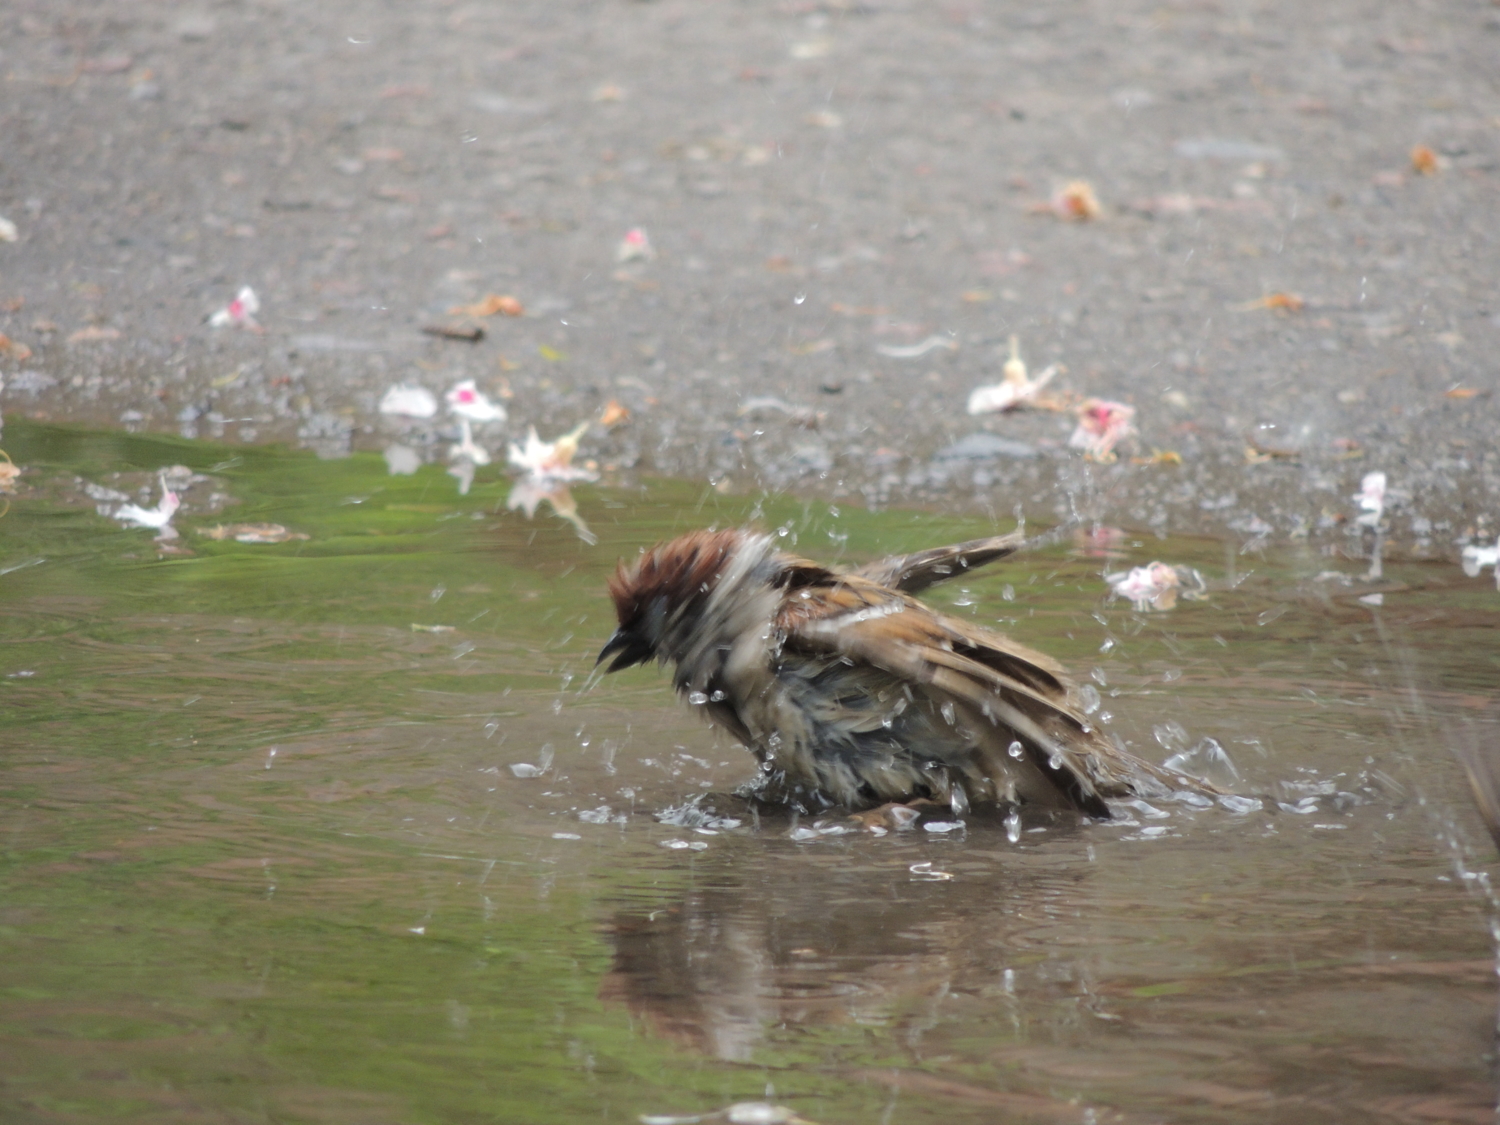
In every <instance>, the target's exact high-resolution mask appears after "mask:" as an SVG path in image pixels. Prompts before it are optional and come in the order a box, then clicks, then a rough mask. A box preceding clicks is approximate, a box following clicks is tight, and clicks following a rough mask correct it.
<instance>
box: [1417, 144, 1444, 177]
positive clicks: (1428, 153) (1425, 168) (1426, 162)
mask: <svg viewBox="0 0 1500 1125" xmlns="http://www.w3.org/2000/svg"><path fill="white" fill-rule="evenodd" d="M1411 167H1412V171H1414V172H1416V173H1417V175H1419V176H1436V175H1437V174H1438V170H1439V169H1440V168H1441V167H1442V163H1441V161H1440V159H1439V157H1438V154H1437V153H1435V152H1433V151H1432V149H1430V148H1428V147H1427V146H1426V145H1417V147H1416V148H1414V149H1412V150H1411Z"/></svg>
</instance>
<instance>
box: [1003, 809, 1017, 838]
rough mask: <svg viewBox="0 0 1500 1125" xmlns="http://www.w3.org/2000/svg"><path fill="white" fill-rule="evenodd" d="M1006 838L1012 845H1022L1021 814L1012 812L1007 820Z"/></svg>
mask: <svg viewBox="0 0 1500 1125" xmlns="http://www.w3.org/2000/svg"><path fill="white" fill-rule="evenodd" d="M1005 838H1006V839H1007V840H1009V841H1010V842H1011V843H1012V844H1016V843H1020V840H1021V814H1020V813H1017V812H1012V813H1011V814H1010V815H1009V816H1008V817H1006V818H1005Z"/></svg>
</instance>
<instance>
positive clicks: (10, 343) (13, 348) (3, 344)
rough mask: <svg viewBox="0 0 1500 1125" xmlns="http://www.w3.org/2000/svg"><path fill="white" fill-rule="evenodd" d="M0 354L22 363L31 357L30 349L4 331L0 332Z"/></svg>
mask: <svg viewBox="0 0 1500 1125" xmlns="http://www.w3.org/2000/svg"><path fill="white" fill-rule="evenodd" d="M0 355H7V356H9V357H10V358H11V359H13V360H15V361H16V362H17V363H24V362H26V361H27V360H28V359H30V358H31V349H30V348H28V347H27V346H26V345H25V344H23V343H21V342H20V341H19V340H12V339H11V338H10V337H9V336H7V335H6V334H5V333H4V332H0Z"/></svg>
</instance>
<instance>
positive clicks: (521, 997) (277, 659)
mask: <svg viewBox="0 0 1500 1125" xmlns="http://www.w3.org/2000/svg"><path fill="white" fill-rule="evenodd" d="M6 448H7V450H8V451H9V452H10V454H11V455H12V456H13V457H14V458H15V460H16V461H17V463H19V464H23V465H26V466H28V470H29V471H28V473H27V474H26V476H24V477H23V478H22V481H23V489H22V492H21V494H20V495H18V496H16V497H13V498H12V503H11V507H10V510H9V512H8V514H7V515H5V516H4V518H3V519H0V639H3V642H4V643H3V647H0V665H3V667H0V740H3V747H4V752H3V755H0V847H3V860H0V863H3V866H0V1043H3V1046H0V1079H3V1082H0V1117H3V1118H4V1119H5V1120H7V1121H36V1122H42V1121H46V1122H84V1121H89V1122H93V1121H101V1120H120V1121H142V1122H145V1121H150V1122H188V1121H192V1122H198V1121H234V1122H250V1121H299V1122H302V1121H307V1122H325V1121H326V1122H362V1123H363V1122H414V1121H435V1122H448V1121H452V1122H470V1121H505V1122H522V1121H525V1122H530V1121H537V1122H553V1121H556V1122H571V1121H622V1122H624V1121H634V1120H636V1119H637V1118H638V1116H639V1115H642V1114H646V1115H651V1114H657V1115H672V1114H678V1115H687V1114H694V1113H703V1112H709V1111H713V1110H716V1109H720V1108H722V1107H724V1106H726V1105H728V1104H729V1103H731V1102H736V1101H742V1100H758V1101H770V1102H773V1103H777V1104H781V1105H786V1106H790V1107H792V1108H793V1109H794V1110H795V1111H796V1112H797V1113H799V1114H800V1115H801V1116H802V1117H803V1118H805V1119H807V1120H811V1121H817V1122H821V1123H823V1125H829V1123H833V1122H869V1121H880V1122H939V1121H942V1122H949V1121H973V1122H989V1121H996V1120H1036V1121H1067V1122H1086V1121H1094V1122H1109V1121H1128V1122H1135V1121H1140V1122H1146V1121H1223V1122H1240V1121H1243V1122H1252V1121H1253V1122H1262V1121H1268V1120H1275V1121H1361V1122H1363V1121H1371V1120H1392V1121H1412V1122H1430V1121H1474V1122H1479V1121H1485V1122H1488V1121H1490V1120H1491V1119H1492V1117H1493V1105H1494V1086H1495V1083H1494V1073H1493V1058H1492V1052H1493V1047H1494V1035H1493V1028H1494V1015H1495V985H1494V944H1493V941H1492V938H1491V936H1490V929H1491V926H1492V923H1493V922H1494V919H1495V917H1496V909H1495V906H1494V904H1493V902H1492V901H1491V899H1490V898H1489V896H1488V890H1487V888H1488V884H1487V880H1486V879H1485V877H1484V872H1485V871H1486V870H1487V869H1492V868H1493V860H1494V856H1493V853H1492V851H1491V849H1490V845H1489V843H1488V841H1487V838H1486V837H1485V835H1484V833H1483V830H1482V829H1481V828H1480V826H1479V824H1478V820H1477V817H1476V816H1475V815H1474V813H1473V811H1472V808H1471V805H1470V802H1469V798H1468V796H1467V793H1466V791H1465V789H1464V788H1463V782H1462V779H1461V777H1460V774H1459V771H1458V769H1457V767H1456V766H1455V764H1454V762H1453V760H1452V757H1451V755H1450V753H1449V746H1450V745H1451V744H1452V743H1453V742H1454V741H1455V740H1458V739H1472V740H1478V741H1480V742H1481V743H1482V742H1484V741H1486V740H1488V741H1489V742H1493V741H1494V740H1495V738H1496V735H1497V731H1496V706H1495V685H1496V680H1497V674H1496V673H1497V667H1496V665H1497V657H1496V650H1495V647H1494V643H1493V637H1494V636H1495V632H1494V630H1495V629H1496V627H1497V625H1500V598H1497V596H1496V594H1495V591H1494V588H1493V586H1492V585H1490V584H1488V583H1487V582H1480V581H1470V580H1468V579H1465V578H1464V577H1463V576H1462V574H1461V573H1460V572H1459V571H1458V569H1457V567H1454V566H1447V565H1436V564H1427V565H1402V564H1400V563H1393V564H1389V565H1387V567H1386V570H1385V576H1384V578H1383V579H1382V580H1381V581H1379V582H1361V581H1358V580H1357V576H1358V575H1360V574H1362V573H1363V569H1364V568H1363V564H1361V563H1358V562H1355V561H1348V560H1340V559H1337V558H1330V557H1328V556H1326V555H1323V554H1320V553H1318V552H1315V551H1311V550H1309V551H1306V552H1303V553H1283V554H1279V555H1278V554H1275V553H1264V552H1254V551H1251V552H1248V553H1247V552H1244V551H1242V550H1240V549H1239V547H1238V545H1235V546H1230V547H1226V546H1224V545H1222V544H1217V543H1210V542H1196V541H1158V540H1154V539H1148V540H1146V541H1138V540H1132V539H1129V538H1125V539H1123V540H1121V541H1119V542H1117V543H1113V544H1110V547H1111V549H1112V550H1113V551H1114V552H1115V554H1114V555H1113V556H1112V557H1111V558H1108V559H1106V558H1104V557H1101V556H1100V555H1099V553H1098V545H1097V543H1096V544H1094V545H1092V546H1091V545H1089V544H1084V545H1083V546H1080V545H1078V544H1075V543H1072V542H1065V543H1062V544H1059V545H1058V546H1056V547H1054V548H1051V549H1048V550H1046V551H1044V552H1041V553H1040V554H1037V555H1035V556H1032V557H1030V558H1028V559H1026V560H1024V561H1022V562H1019V563H1015V564H1014V565H1004V564H1002V565H1000V566H998V567H996V568H995V571H994V573H993V574H991V575H988V576H985V577H983V578H974V579H972V580H970V581H969V582H968V583H967V584H966V585H964V586H953V587H949V588H945V589H940V590H938V591H936V592H935V594H934V596H933V600H934V601H935V602H937V603H938V604H941V605H943V606H945V607H946V608H948V609H949V610H950V611H952V612H955V613H960V614H969V615H973V616H974V617H975V618H977V619H978V620H981V621H985V622H989V623H999V624H1000V625H1001V626H1002V627H1004V628H1005V629H1007V630H1008V631H1010V632H1011V633H1013V634H1014V635H1016V636H1017V637H1018V638H1020V639H1022V640H1024V641H1026V642H1028V643H1031V644H1034V645H1036V646H1038V647H1041V648H1043V649H1046V650H1048V651H1051V652H1054V653H1056V654H1057V655H1059V656H1061V657H1063V658H1064V659H1065V660H1067V661H1068V663H1069V664H1070V665H1071V666H1072V667H1073V668H1074V669H1075V670H1076V671H1077V672H1079V673H1080V674H1081V675H1092V676H1093V681H1092V682H1094V683H1095V686H1096V688H1097V690H1098V692H1099V695H1100V710H1101V712H1108V714H1109V716H1110V717H1109V720H1108V721H1109V723H1110V725H1111V727H1112V728H1113V729H1114V730H1116V731H1118V732H1119V733H1120V735H1121V736H1122V737H1123V738H1125V739H1126V740H1127V741H1128V742H1130V743H1131V744H1132V745H1133V746H1135V747H1136V749H1137V750H1139V751H1140V752H1143V753H1147V754H1149V755H1151V756H1153V757H1155V758H1156V759H1157V760H1161V759H1162V758H1164V757H1166V756H1167V755H1168V754H1169V753H1174V752H1182V751H1187V752H1190V753H1191V752H1192V751H1193V750H1194V749H1195V748H1196V749H1197V753H1198V760H1199V761H1200V762H1202V763H1204V764H1209V765H1213V766H1214V768H1216V769H1218V770H1219V771H1220V772H1221V773H1223V772H1224V771H1226V770H1227V769H1228V767H1227V766H1226V765H1225V764H1224V761H1223V760H1222V759H1221V760H1219V761H1217V763H1213V762H1210V761H1209V760H1210V759H1213V758H1218V755H1216V754H1214V753H1213V752H1212V747H1211V746H1209V745H1207V744H1206V743H1204V742H1203V740H1205V739H1213V740H1214V743H1215V744H1216V745H1217V746H1218V747H1220V748H1222V750H1223V752H1224V753H1223V758H1224V759H1227V760H1228V761H1229V762H1230V763H1232V765H1233V767H1234V769H1235V771H1237V773H1238V779H1237V780H1236V781H1234V787H1235V788H1236V789H1237V791H1238V792H1240V793H1242V794H1245V795H1247V796H1250V797H1253V798H1255V799H1256V800H1258V801H1259V802H1260V808H1258V809H1252V811H1248V812H1232V811H1230V810H1227V809H1224V808H1209V809H1202V810H1194V809H1190V808H1185V807H1182V806H1178V805H1173V806H1168V807H1163V808H1160V809H1154V808H1150V807H1149V806H1146V807H1138V808H1123V809H1122V810H1121V814H1122V815H1121V816H1120V818H1119V819H1118V820H1117V821H1116V822H1114V823H1111V824H1093V825H1087V826H1080V825H1077V824H1066V823H1056V822H1050V821H1045V820H1038V819H1034V818H1033V819H1028V820H1026V821H1025V822H1024V823H1023V825H1022V831H1021V832H1020V833H1019V835H1018V836H1017V838H1015V839H1012V838H1011V836H1012V833H1009V832H1008V831H1007V829H1006V827H1005V826H1004V825H1003V823H1000V822H998V821H992V820H988V819H986V818H983V817H971V818H969V822H968V823H967V824H966V825H965V826H964V828H963V829H962V830H959V831H953V832H946V833H934V832H927V831H924V830H921V829H918V830H916V831H912V832H904V833H899V834H892V835H888V836H886V837H883V838H875V837H872V836H870V835H867V834H862V833H858V832H853V831H849V832H843V831H839V829H842V828H843V827H845V826H844V825H843V824H842V823H841V822H839V821H838V820H837V819H836V818H826V819H824V820H822V821H818V822H812V821H809V820H808V819H807V818H803V819H802V820H800V821H798V820H795V819H793V818H791V817H787V816H776V815H765V814H760V815H757V814H756V813H755V812H754V810H751V809H748V808H747V807H745V806H744V805H743V804H742V803H740V802H739V801H738V800H737V799H736V798H735V797H734V796H733V789H734V787H735V786H736V785H737V784H738V783H740V782H741V781H743V780H745V779H746V778H747V777H748V776H749V774H750V772H751V771H750V768H749V761H750V759H749V757H748V755H746V754H745V753H744V752H743V751H742V750H739V749H738V748H736V747H734V746H733V745H731V744H729V743H728V742H727V741H723V740H720V739H717V738H716V737H715V735H714V733H713V732H711V731H708V730H706V729H704V728H702V727H701V726H700V725H699V724H698V723H697V722H696V721H695V720H694V719H693V718H692V717H691V716H690V715H688V714H686V713H685V710H684V709H683V708H681V707H680V706H678V705H677V704H676V703H675V702H674V701H673V700H672V698H671V696H670V693H669V691H668V690H667V688H666V687H665V686H664V684H663V682H662V680H661V678H660V676H659V675H658V674H657V673H656V672H654V671H652V670H637V671H632V672H630V673H626V674H622V675H619V676H615V677H610V678H609V679H606V680H603V681H602V682H595V681H593V680H592V679H591V677H590V676H589V672H590V670H591V666H592V662H593V654H594V653H595V652H596V651H597V649H598V646H599V644H600V643H601V641H602V639H603V638H604V637H605V636H606V635H607V634H608V632H609V630H610V628H611V622H610V613H609V606H608V603H607V601H606V600H605V597H604V594H603V590H602V584H603V579H604V577H605V575H606V574H607V572H608V571H609V569H610V568H611V567H612V566H613V564H614V561H615V559H616V558H618V557H620V556H622V555H629V554H633V553H634V551H635V550H636V548H637V547H638V546H641V545H644V544H646V543H649V542H652V541H654V540H656V539H657V538H660V537H662V536H664V535H667V534H670V533H672V532H674V531H677V530H681V529H686V528H689V527H696V526H701V525H704V524H708V523H712V522H718V523H720V524H724V523H729V522H732V521H736V520H741V519H746V518H756V519H758V520H759V521H760V522H761V523H762V524H763V525H764V526H767V527H770V528H785V529H786V530H787V539H788V541H792V540H795V541H796V542H797V546H798V549H800V550H802V551H804V552H806V553H808V554H811V555H813V556H815V557H819V558H835V557H845V558H851V559H853V558H866V557H870V556H872V555H874V554H876V553H879V552H884V551H896V550H909V549H914V548H916V547H919V546H926V545H931V544H933V543H935V542H938V541H943V540H947V539H951V538H958V537H966V536H971V535H975V534H981V533H985V532H987V531H989V530H991V526H990V525H988V524H984V523H979V522H975V521H965V520H959V519H952V518H944V517H940V516H934V515H930V514H924V513H911V512H885V513H878V514H871V513H868V512H863V511H855V510H848V509H845V510H843V511H841V512H835V511H832V510H830V509H829V507H828V506H827V505H826V504H820V505H816V506H812V507H806V506H803V505H801V504H799V503H796V502H792V501H786V500H761V501H757V500H754V499H736V498H724V497H717V496H715V495H714V494H713V493H711V492H709V493H704V492H702V491H701V490H700V489H699V488H697V487H694V486H686V485H679V484H665V483H664V484H661V485H657V486H652V487H650V488H648V489H646V490H644V491H637V492H631V493H621V492H616V491H611V490H609V489H603V488H597V487H596V488H587V489H580V490H577V491H575V493H574V495H573V498H572V499H573V501H574V502H575V503H576V512H574V514H573V520H574V522H571V523H570V522H568V521H566V520H564V519H560V518H558V517H557V516H556V515H555V514H554V512H553V511H552V509H551V508H550V507H549V505H548V503H543V504H542V505H541V507H540V508H539V510H538V512H537V515H536V518H534V519H527V518H526V515H525V513H524V511H513V510H510V509H508V508H507V507H506V500H507V498H508V497H509V496H510V485H509V482H507V481H504V480H503V479H498V478H497V476H496V475H495V474H494V473H493V471H492V470H491V471H489V472H488V473H487V472H486V471H485V470H481V472H480V478H479V480H478V481H477V482H476V483H475V484H474V486H473V488H472V489H471V490H470V491H469V493H468V494H467V495H464V496H460V495H459V494H458V491H457V488H456V486H455V482H454V481H453V480H452V479H451V478H450V477H448V476H447V475H446V474H444V472H443V471H442V470H441V469H440V468H437V467H428V468H424V469H422V470H420V471H419V472H417V473H416V474H414V475H411V476H392V475H389V474H388V473H387V471H386V464H385V462H384V461H382V460H381V459H380V458H378V457H356V458H353V459H349V460H345V461H337V462H319V461H316V460H312V459H310V458H307V457H304V456H300V455H291V454H284V453H278V452H275V451H268V450H247V449H233V450H231V449H225V448H218V447H214V446H210V445H204V444H196V443H186V442H174V441H168V440H162V439H159V438H151V439H147V438H137V437H129V436H123V435H89V434H79V433H72V432H68V431H63V430H57V429H49V428H44V427H39V426H35V425H32V426H16V425H13V426H11V427H10V428H8V429H7V432H6ZM176 464H182V465H186V466H188V467H190V468H192V469H194V470H197V471H199V472H200V473H201V474H202V475H204V476H205V477H206V478H208V479H206V480H202V481H198V482H196V483H194V484H193V485H192V487H191V488H190V489H189V490H188V491H187V493H186V494H185V504H184V508H183V510H182V512H181V513H180V514H179V515H178V517H177V519H176V520H175V521H174V526H176V527H177V528H178V529H179V531H180V532H181V537H180V538H179V539H177V540H175V541H171V542H168V543H164V544H158V543H156V542H154V541H153V539H152V532H150V531H147V530H127V529H122V528H121V527H120V526H119V525H118V524H117V523H115V522H114V521H112V520H110V519H108V518H106V517H104V516H101V515H100V514H99V513H98V512H97V511H96V501H95V500H94V499H92V498H90V497H89V496H87V495H86V494H85V493H84V492H83V491H82V488H83V486H82V483H81V482H83V481H87V482H90V483H93V484H95V485H101V484H102V485H105V486H107V487H110V488H113V489H115V490H116V491H120V492H125V493H128V494H130V495H131V497H132V498H135V497H136V496H137V492H136V490H137V489H138V488H139V487H141V486H149V485H151V484H152V482H153V481H154V473H155V471H156V470H157V469H159V468H162V467H164V466H169V465H176ZM555 501H556V503H558V504H560V505H561V506H562V507H563V509H564V510H565V511H566V510H568V509H569V507H570V505H569V503H568V500H567V499H566V498H562V497H558V498H555ZM154 502H155V494H153V495H152V496H151V498H150V499H149V500H147V501H146V503H148V504H150V503H154ZM115 503H117V502H106V505H107V506H109V505H112V504H115ZM268 522H275V523H277V524H281V525H283V526H284V527H285V528H286V529H287V530H288V531H290V532H295V533H299V534H304V535H306V536H307V538H305V539H291V540H288V541H284V542H280V543H240V542H236V541H235V540H234V538H232V537H229V538H223V539H214V538H210V537H209V536H208V535H206V534H203V532H205V531H207V530H208V529H211V528H214V527H222V526H225V525H232V524H238V523H268ZM575 525H576V526H575ZM581 528H586V529H587V533H588V535H589V537H596V538H597V543H596V544H592V545H591V544H590V543H589V542H587V541H586V539H585V538H583V537H581V534H582V532H581ZM1152 558H1163V559H1165V560H1167V561H1170V562H1173V563H1177V564H1185V565H1193V566H1196V567H1198V568H1199V569H1200V570H1201V571H1202V572H1203V573H1204V575H1205V577H1206V578H1207V579H1208V581H1209V587H1210V590H1209V596H1208V597H1207V598H1206V599H1205V600H1202V601H1198V602H1188V603H1183V604H1181V605H1179V606H1178V607H1177V608H1176V609H1173V610H1171V611H1168V612H1153V613H1138V612H1136V611H1135V610H1134V609H1132V608H1131V607H1129V606H1128V605H1125V604H1122V603H1120V602H1110V601H1108V600H1106V598H1105V596H1104V594H1105V587H1104V585H1103V583H1102V582H1101V579H1100V574H1101V572H1102V571H1103V570H1104V569H1106V568H1108V569H1115V568H1117V567H1118V566H1120V565H1122V564H1124V563H1132V564H1139V563H1144V562H1147V561H1149V560H1150V559H1152ZM1327 571H1340V572H1345V573H1346V574H1347V575H1349V576H1354V580H1352V581H1351V582H1350V583H1349V584H1345V583H1344V582H1342V581H1340V580H1338V579H1336V578H1330V577H1327V576H1326V575H1325V576H1324V577H1322V578H1321V579H1320V578H1318V577H1317V576H1318V575H1320V574H1322V573H1323V572H1327ZM1372 592H1380V593H1382V594H1383V597H1382V599H1381V601H1382V604H1380V605H1378V606H1377V605H1371V604H1368V603H1367V602H1362V601H1360V600H1359V599H1360V598H1361V597H1368V595H1369V594H1370V593H1372ZM710 810H712V811H710ZM662 814H665V815H666V822H663V820H662V819H660V816H661V815H662ZM830 829H831V831H830Z"/></svg>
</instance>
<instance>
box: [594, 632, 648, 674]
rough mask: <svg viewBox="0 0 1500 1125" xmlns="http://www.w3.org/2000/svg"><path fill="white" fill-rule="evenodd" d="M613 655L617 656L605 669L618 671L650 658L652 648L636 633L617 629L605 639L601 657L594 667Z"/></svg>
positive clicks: (600, 652) (600, 653)
mask: <svg viewBox="0 0 1500 1125" xmlns="http://www.w3.org/2000/svg"><path fill="white" fill-rule="evenodd" d="M611 656H613V657H614V658H615V659H614V662H613V663H612V664H610V666H609V667H608V668H606V669H605V671H606V672H618V671H619V670H620V669H621V668H629V667H630V666H631V665H633V664H641V663H643V662H645V661H646V660H648V659H650V657H651V650H650V648H649V647H648V646H646V645H645V644H643V643H642V642H641V639H640V637H638V636H636V635H635V634H634V633H630V632H627V631H626V630H624V629H616V630H615V631H614V635H613V636H611V637H610V638H609V640H607V641H605V642H604V647H603V648H602V649H600V650H599V659H598V660H596V661H594V667H596V668H597V667H598V666H599V665H601V664H603V663H604V661H605V659H606V658H608V657H611Z"/></svg>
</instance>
